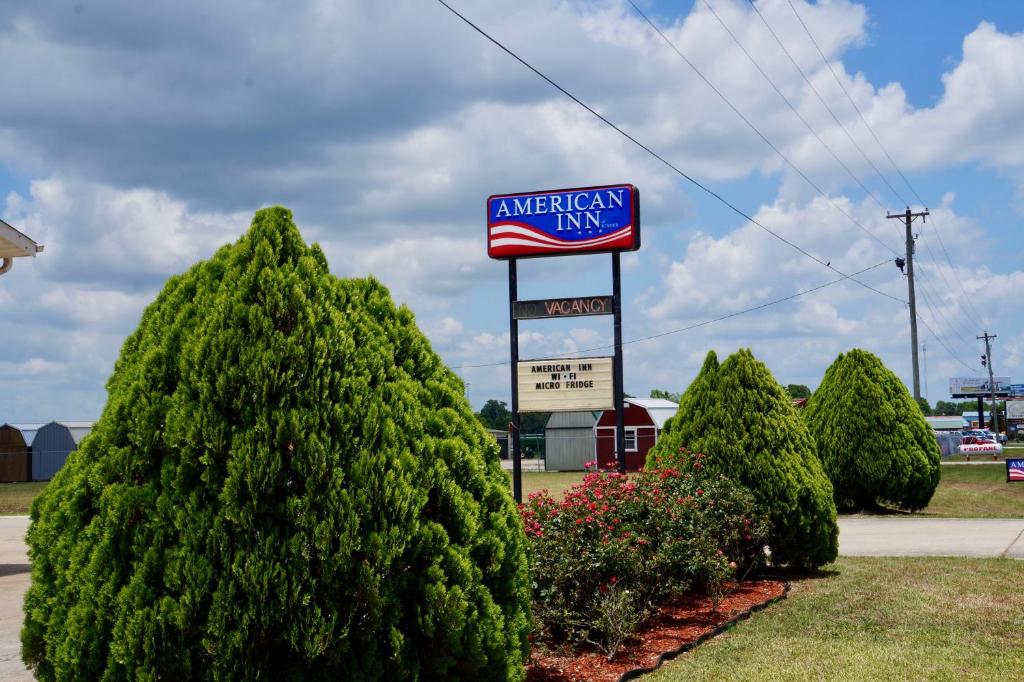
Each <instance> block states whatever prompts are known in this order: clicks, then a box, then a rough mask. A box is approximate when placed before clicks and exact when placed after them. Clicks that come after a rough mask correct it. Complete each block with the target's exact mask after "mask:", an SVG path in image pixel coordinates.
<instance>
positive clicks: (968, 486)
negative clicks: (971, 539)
mask: <svg viewBox="0 0 1024 682" xmlns="http://www.w3.org/2000/svg"><path fill="white" fill-rule="evenodd" d="M510 476H511V474H510ZM583 476H584V474H583V472H579V471H562V472H551V473H524V474H523V498H524V499H525V498H526V496H527V495H529V494H530V493H532V492H536V491H538V490H541V489H543V488H547V489H548V492H549V493H551V495H552V496H554V497H558V496H560V495H561V494H562V492H563V491H564V490H565V489H566V488H568V487H569V486H571V485H573V484H574V483H578V482H579V481H580V480H582V478H583ZM509 480H511V478H510V479H509ZM916 515H918V516H936V517H946V518H957V517H959V518H1024V483H1007V482H1006V465H1005V464H1003V463H1002V462H999V463H992V464H978V465H971V466H944V467H942V479H941V481H940V482H939V487H938V488H937V489H936V491H935V496H934V497H933V498H932V501H931V504H929V505H928V507H927V508H926V509H924V510H923V511H921V512H917V514H916Z"/></svg>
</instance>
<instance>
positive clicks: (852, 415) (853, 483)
mask: <svg viewBox="0 0 1024 682" xmlns="http://www.w3.org/2000/svg"><path fill="white" fill-rule="evenodd" d="M804 417H805V418H806V421H807V425H808V427H809V428H810V430H811V435H813V436H814V439H815V440H816V441H817V443H818V455H819V456H820V457H821V461H822V463H823V464H824V465H825V473H827V474H828V477H829V478H830V479H831V480H832V486H833V489H834V494H835V500H836V505H837V506H838V507H839V508H840V509H843V510H857V509H865V508H872V507H875V506H876V505H878V504H879V503H890V504H893V505H895V506H897V507H902V508H904V509H911V510H913V509H921V508H923V507H926V506H927V505H928V502H929V501H930V500H931V499H932V494H933V493H934V492H935V488H936V486H938V484H939V458H940V456H941V453H940V451H939V445H938V442H937V441H936V440H935V436H934V435H933V434H932V431H931V429H930V428H929V427H928V424H927V422H926V421H925V419H924V415H923V414H922V413H921V409H920V408H919V407H918V405H917V404H916V403H915V402H914V399H913V398H912V397H911V395H910V392H909V391H908V390H907V387H906V386H904V385H903V382H902V381H900V379H899V377H897V376H896V375H895V374H894V373H893V372H892V371H891V370H889V369H888V368H886V366H885V365H883V364H882V361H881V360H879V359H878V357H876V356H875V355H873V354H871V353H869V352H867V351H864V350H860V349H859V348H854V349H853V350H851V351H849V352H847V353H840V354H839V357H838V358H836V360H835V362H833V363H832V365H831V366H830V367H829V368H828V370H827V371H826V372H825V376H824V378H823V379H822V381H821V385H820V386H818V390H817V391H815V392H814V395H813V396H812V397H811V399H810V400H809V401H808V403H807V408H806V409H805V410H804Z"/></svg>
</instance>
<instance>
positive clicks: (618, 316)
mask: <svg viewBox="0 0 1024 682" xmlns="http://www.w3.org/2000/svg"><path fill="white" fill-rule="evenodd" d="M612 301H613V303H612V304H613V306H614V313H613V314H614V315H615V323H614V326H615V370H614V372H615V389H614V391H615V454H616V455H617V456H618V462H619V473H620V474H624V473H626V414H625V410H623V408H622V403H623V402H624V401H625V396H624V395H623V393H624V392H625V391H624V389H623V387H622V283H621V277H620V269H619V252H618V251H616V252H615V253H613V254H612Z"/></svg>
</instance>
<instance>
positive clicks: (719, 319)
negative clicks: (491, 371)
mask: <svg viewBox="0 0 1024 682" xmlns="http://www.w3.org/2000/svg"><path fill="white" fill-rule="evenodd" d="M891 262H892V261H890V260H888V259H887V260H884V261H881V262H879V263H875V264H874V265H871V266H869V267H866V268H864V269H863V270H858V271H857V272H854V273H851V274H849V275H844V276H842V277H839V278H838V279H833V280H830V281H828V282H825V283H824V284H819V285H818V286H816V287H813V288H811V289H804V290H802V291H798V292H796V293H795V294H790V295H789V296H784V297H782V298H777V299H775V300H772V301H768V302H766V303H761V304H759V305H755V306H751V307H749V308H744V309H743V310H737V311H735V312H732V313H728V314H727V315H722V316H720V317H716V318H714V319H710V320H703V321H702V322H697V323H694V324H691V325H687V326H685V327H679V328H678V329H670V330H669V331H665V332H660V333H658V334H651V335H650V336H643V337H640V338H638V339H631V340H629V341H623V342H622V345H623V346H628V345H630V344H634V343H643V342H644V341H651V340H652V339H660V338H662V337H663V336H670V335H672V334H680V333H682V332H688V331H690V330H693V329H697V328H699V327H706V326H708V325H710V324H715V323H716V322H722V321H724V320H728V319H731V318H733V317H739V316H740V315H746V314H747V313H752V312H756V311H758V310H764V309H765V308H769V307H771V306H773V305H778V304H779V303H785V302H786V301H792V300H793V299H795V298H799V297H801V296H806V295H807V294H811V293H814V292H815V291H820V290H822V289H824V288H826V287H830V286H832V285H833V284H838V283H839V282H843V281H846V280H848V279H853V278H854V277H856V276H857V275H863V274H864V273H866V272H869V271H871V270H874V269H875V268H879V267H881V266H883V265H886V264H888V263H891ZM614 347H615V346H614V344H607V345H604V346H594V347H592V348H584V349H582V350H577V351H573V352H572V353H561V354H559V355H554V356H545V357H543V358H532V359H524V360H522V362H534V361H536V360H542V359H543V360H562V359H567V358H571V357H573V356H577V355H579V354H580V353H591V352H593V351H596V350H607V349H609V348H614ZM510 364H512V363H511V361H510V360H506V361H504V362H485V363H481V364H478V365H458V366H453V367H451V369H476V368H479V367H501V366H503V365H510Z"/></svg>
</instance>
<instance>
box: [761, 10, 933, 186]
mask: <svg viewBox="0 0 1024 682" xmlns="http://www.w3.org/2000/svg"><path fill="white" fill-rule="evenodd" d="M747 1H748V2H750V5H751V7H754V11H755V12H757V14H758V16H761V12H760V11H758V9H757V7H756V6H754V3H753V2H752V1H751V0H747ZM786 2H787V3H788V4H789V8H790V9H791V10H793V14H794V15H795V16H796V19H797V21H799V22H800V25H801V26H803V28H804V33H806V34H807V37H808V38H810V39H811V42H812V43H814V49H816V50H817V51H818V54H819V55H821V60H822V61H823V62H825V66H826V67H828V70H829V72H830V73H831V74H832V78H834V79H835V81H836V83H837V84H838V85H839V89H840V90H842V91H843V94H844V95H846V99H848V100H850V104H852V105H853V109H854V111H856V112H857V116H859V117H860V120H861V123H863V124H864V127H865V128H867V129H868V132H869V133H871V137H873V138H875V142H877V143H878V146H879V148H880V149H881V150H882V153H883V154H885V158H887V159H889V163H891V164H892V167H893V168H895V169H896V172H897V173H899V176H900V177H901V178H903V182H904V183H905V184H906V185H907V187H909V188H910V191H911V192H912V193H913V194H914V196H915V197H917V200H918V201H919V202H920V203H921V205H922V206H925V205H926V204H925V201H924V199H922V198H921V195H919V194H918V193H917V192H916V191H915V190H914V188H913V186H912V185H911V184H910V181H908V180H907V178H906V176H905V175H903V171H901V170H900V168H899V166H897V165H896V162H895V161H893V159H892V157H891V156H889V152H888V150H886V148H885V145H883V144H882V141H881V140H879V139H878V135H876V134H875V131H874V130H873V129H872V128H871V126H870V125H868V122H867V119H866V118H864V114H863V113H861V110H860V107H858V106H857V103H856V102H854V101H853V97H851V96H850V93H849V91H848V90H847V89H846V86H845V85H843V82H842V81H841V80H839V76H838V75H837V74H836V72H835V70H834V69H833V68H832V64H831V63H829V61H828V58H827V57H826V56H825V53H824V52H822V50H821V47H820V46H819V45H818V41H817V40H815V39H814V36H813V35H812V34H811V31H810V29H808V28H807V24H805V23H804V20H803V19H802V18H801V17H800V13H799V12H797V11H796V7H794V6H793V3H792V2H791V1H790V0H786ZM761 20H762V21H764V17H763V16H761ZM767 25H768V22H767V21H765V26H767ZM769 30H771V28H770V27H769ZM774 33H775V32H774V31H772V34H773V35H774ZM776 39H777V38H776ZM779 44H781V41H780V43H779ZM787 54H789V53H788V52H787ZM790 59H792V57H790ZM793 63H794V64H796V61H795V60H794V61H793ZM797 68H798V69H799V68H800V67H797ZM800 73H801V74H803V70H800ZM804 80H806V81H807V83H808V84H810V80H808V79H807V77H806V76H804ZM811 89H812V90H814V86H813V85H812V86H811ZM814 93H815V94H817V90H814ZM818 99H821V96H820V95H819V96H818ZM821 103H822V104H825V101H824V100H821ZM825 108H826V109H828V111H829V113H830V114H832V117H833V118H835V119H836V122H837V123H838V122H839V119H838V118H837V117H836V115H835V114H834V113H832V109H830V108H829V106H828V105H827V104H825ZM839 125H840V126H841V127H842V128H843V130H844V131H845V130H846V127H845V126H843V124H842V123H840V124H839ZM846 135H847V137H850V133H849V132H848V131H847V133H846ZM850 141H851V142H853V137H850ZM853 144H854V145H855V146H856V147H857V149H859V150H860V146H859V145H857V143H856V142H853ZM861 155H862V156H864V159H865V160H866V161H867V162H868V163H870V164H871V167H872V168H874V169H875V172H876V173H878V177H880V178H882V182H884V183H885V184H886V185H887V186H888V187H889V189H890V190H892V193H893V194H894V195H896V197H897V198H898V199H899V200H900V203H901V204H903V205H905V206H909V205H910V202H909V201H905V200H904V199H903V198H902V197H901V196H900V193H899V192H897V191H896V188H895V187H893V186H892V185H891V184H890V183H889V181H888V180H886V179H885V176H884V175H882V174H881V173H880V172H879V171H878V168H877V167H876V166H875V164H874V163H871V160H870V159H868V158H867V155H866V154H864V151H863V150H861Z"/></svg>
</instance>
